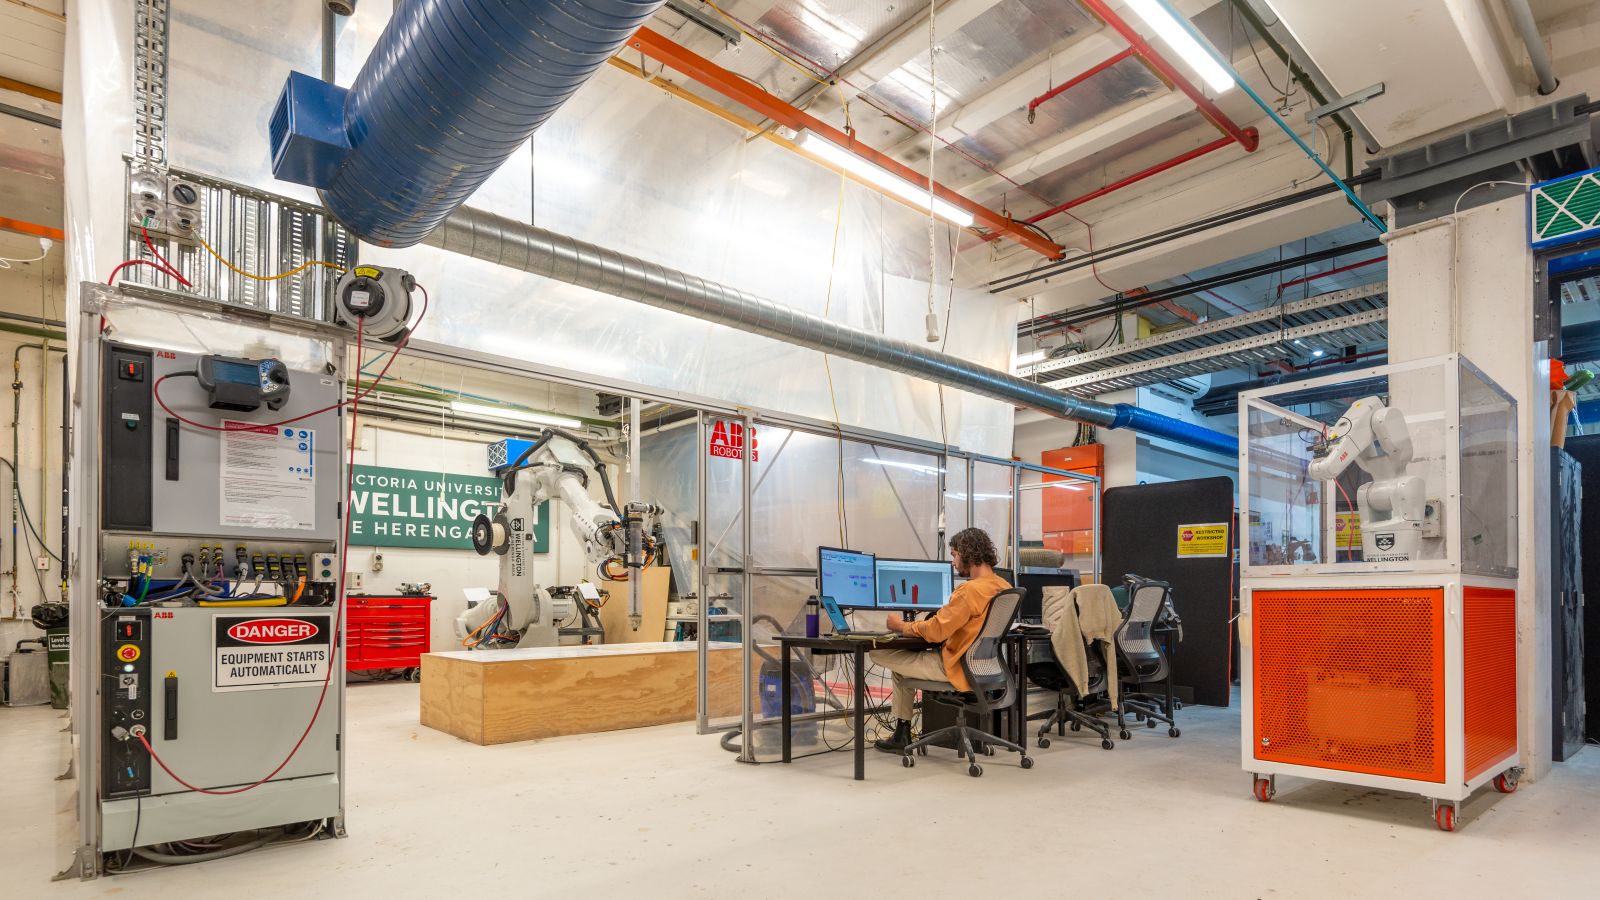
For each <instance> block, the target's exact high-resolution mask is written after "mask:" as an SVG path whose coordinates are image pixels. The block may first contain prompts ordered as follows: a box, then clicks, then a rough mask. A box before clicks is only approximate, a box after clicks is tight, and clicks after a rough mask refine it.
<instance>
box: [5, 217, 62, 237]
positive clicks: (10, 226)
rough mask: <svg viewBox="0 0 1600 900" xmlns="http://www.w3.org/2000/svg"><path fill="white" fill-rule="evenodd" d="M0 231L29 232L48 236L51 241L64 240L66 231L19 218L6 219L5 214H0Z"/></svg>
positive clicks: (38, 235)
mask: <svg viewBox="0 0 1600 900" xmlns="http://www.w3.org/2000/svg"><path fill="white" fill-rule="evenodd" d="M0 231H14V232H16V233H17V234H31V235H33V236H34V237H42V238H49V239H50V240H52V241H64V240H66V239H67V233H66V232H65V231H62V230H61V229H59V228H51V227H50V226H49V225H35V224H34V223H32V222H24V221H22V220H21V219H8V218H6V217H5V216H0Z"/></svg>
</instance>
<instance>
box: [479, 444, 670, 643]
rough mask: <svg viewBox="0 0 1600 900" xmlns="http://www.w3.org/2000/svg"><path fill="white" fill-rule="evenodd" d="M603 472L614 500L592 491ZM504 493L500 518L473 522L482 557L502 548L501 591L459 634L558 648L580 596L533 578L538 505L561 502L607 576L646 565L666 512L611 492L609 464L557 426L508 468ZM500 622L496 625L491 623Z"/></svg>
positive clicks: (593, 560) (586, 550)
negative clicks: (559, 592)
mask: <svg viewBox="0 0 1600 900" xmlns="http://www.w3.org/2000/svg"><path fill="white" fill-rule="evenodd" d="M591 477H597V478H599V480H600V483H601V485H602V487H603V489H604V491H605V495H606V499H607V502H608V504H609V505H602V504H601V503H599V502H598V501H596V500H595V499H594V498H593V497H591V496H590V495H589V488H588V483H589V479H590V478H591ZM503 490H504V496H503V499H502V506H501V508H500V511H499V512H498V513H496V515H495V517H494V518H493V519H490V518H488V517H487V516H483V515H480V516H478V518H477V519H476V520H475V521H474V522H473V525H472V546H473V548H474V549H475V550H477V551H478V553H479V555H484V556H486V555H488V554H489V553H491V552H492V553H496V554H498V555H499V556H500V557H501V560H500V583H499V590H498V594H499V597H498V599H497V601H496V602H494V603H481V604H479V605H478V606H475V607H472V608H471V609H468V610H467V611H466V612H464V613H462V614H461V616H460V617H458V618H457V620H456V630H457V632H458V635H459V636H460V637H462V638H463V639H464V640H466V639H469V638H473V637H474V636H476V639H477V640H479V641H481V639H482V635H481V634H479V632H485V633H496V634H502V635H513V634H514V635H520V638H519V639H518V642H517V646H518V647H551V646H555V645H556V644H557V643H559V639H560V633H559V628H558V623H559V622H561V621H563V620H565V619H567V618H569V617H570V616H571V614H572V611H571V609H570V608H566V609H559V608H558V606H560V605H562V604H566V603H570V602H572V601H567V600H562V601H559V602H558V601H554V600H552V599H551V596H550V593H549V592H548V591H546V590H544V589H543V588H542V587H541V586H540V585H539V584H537V583H536V582H535V581H534V578H533V524H534V515H535V510H536V509H537V508H538V505H539V504H540V503H542V502H544V501H545V500H549V499H552V498H554V499H557V500H560V501H561V504H560V508H561V509H562V510H564V511H565V512H566V515H567V524H568V527H569V528H570V529H571V531H572V534H573V535H574V536H575V537H577V538H578V540H580V541H582V542H583V548H584V554H585V556H587V557H588V559H589V562H590V564H592V565H594V566H596V567H597V569H598V570H599V572H600V574H601V576H602V577H604V578H611V579H616V578H617V576H614V575H612V574H610V572H611V569H612V567H613V566H616V565H619V564H620V565H622V566H624V567H625V568H627V569H628V570H630V571H634V572H636V571H637V570H638V569H640V568H643V566H644V565H645V564H646V562H647V559H648V555H649V553H651V552H653V550H654V541H653V540H652V539H651V538H650V537H649V536H648V534H646V531H647V529H648V526H649V524H650V523H651V521H652V520H653V517H654V516H655V515H657V514H658V513H659V512H660V510H659V508H657V507H655V506H651V505H649V504H643V503H630V504H628V505H627V506H626V507H623V508H622V512H621V514H620V515H619V514H618V512H617V511H616V510H617V509H618V505H617V502H616V498H615V495H614V494H613V493H612V490H611V482H610V479H609V478H607V476H606V470H605V465H604V464H603V463H602V462H601V461H600V459H599V457H598V456H597V455H596V454H595V453H594V451H593V450H592V449H590V448H589V446H588V445H587V444H586V443H584V442H583V441H582V440H580V439H578V438H576V437H573V436H572V435H569V434H566V433H564V432H561V431H557V430H556V429H549V430H547V431H545V432H542V433H541V434H540V436H539V437H538V438H537V439H536V440H535V441H534V443H533V445H532V446H531V447H529V448H528V450H526V451H524V452H523V454H522V456H521V457H520V458H519V459H518V460H516V461H515V462H514V463H513V464H512V465H511V466H510V467H509V468H508V469H507V470H506V472H505V475H504V477H503ZM496 617H499V621H497V622H495V624H493V625H490V624H489V623H490V621H491V620H493V619H495V618H496Z"/></svg>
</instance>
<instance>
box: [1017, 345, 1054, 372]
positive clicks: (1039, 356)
mask: <svg viewBox="0 0 1600 900" xmlns="http://www.w3.org/2000/svg"><path fill="white" fill-rule="evenodd" d="M1047 355H1048V351H1046V350H1042V349H1041V350H1029V351H1028V352H1027V353H1023V354H1019V355H1018V356H1017V368H1021V367H1023V366H1031V365H1033V364H1034V363H1036V362H1043V361H1044V358H1045V356H1047Z"/></svg>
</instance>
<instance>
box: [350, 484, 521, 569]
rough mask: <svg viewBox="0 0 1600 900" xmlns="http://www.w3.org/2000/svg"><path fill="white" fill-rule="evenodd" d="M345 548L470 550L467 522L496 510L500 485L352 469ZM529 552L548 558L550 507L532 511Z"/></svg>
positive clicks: (492, 514) (469, 533) (469, 531)
mask: <svg viewBox="0 0 1600 900" xmlns="http://www.w3.org/2000/svg"><path fill="white" fill-rule="evenodd" d="M351 488H352V493H351V497H350V512H351V516H350V543H351V544H353V545H356V546H361V547H433V548H439V549H445V550H471V549H472V537H471V532H472V520H473V519H475V518H477V516H478V514H479V513H482V514H484V515H486V516H488V517H490V518H491V519H492V518H494V514H495V511H496V510H497V509H499V508H500V479H498V478H492V477H490V476H487V475H456V474H452V473H444V474H441V473H439V472H424V471H420V470H417V469H391V468H389V467H387V466H356V467H355V470H354V472H353V473H352V484H351ZM533 552H535V553H549V552H550V501H548V500H546V501H545V502H543V503H541V504H539V506H538V507H537V508H536V509H535V510H534V525H533Z"/></svg>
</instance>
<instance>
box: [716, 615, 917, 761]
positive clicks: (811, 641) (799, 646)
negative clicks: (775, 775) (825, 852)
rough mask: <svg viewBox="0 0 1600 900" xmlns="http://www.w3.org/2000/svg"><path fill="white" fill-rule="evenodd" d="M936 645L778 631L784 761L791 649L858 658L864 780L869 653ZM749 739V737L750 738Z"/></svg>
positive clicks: (855, 715) (788, 740)
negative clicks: (815, 635)
mask: <svg viewBox="0 0 1600 900" xmlns="http://www.w3.org/2000/svg"><path fill="white" fill-rule="evenodd" d="M933 646H934V645H932V644H929V643H928V642H927V641H924V640H922V639H921V638H915V637H904V636H900V637H893V638H883V639H881V640H877V641H871V640H866V639H864V638H844V637H838V636H837V635H824V636H822V637H806V636H805V635H803V634H780V635H778V653H779V656H780V658H781V660H782V669H783V681H782V685H781V690H782V692H781V693H780V694H779V695H778V696H779V697H781V698H782V704H781V705H782V706H783V725H782V728H783V761H784V762H785V763H787V762H790V761H791V760H792V753H793V748H792V744H793V740H792V736H791V735H790V730H789V728H790V719H791V718H792V712H791V704H790V702H789V698H790V697H791V696H793V695H792V694H791V690H792V687H791V676H790V671H791V666H790V659H791V653H792V651H794V650H810V651H811V652H812V653H821V654H824V655H827V654H835V655H842V654H850V655H852V656H853V657H854V658H855V663H856V665H855V670H856V675H855V678H856V683H855V686H854V693H855V705H854V707H853V708H852V710H851V719H852V725H853V727H854V729H855V736H856V780H857V781H862V780H864V779H865V778H866V777H867V739H866V715H865V713H866V709H865V699H864V698H865V697H866V694H867V654H868V653H870V652H872V651H873V650H927V649H930V648H931V647H933ZM747 739H748V738H747Z"/></svg>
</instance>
